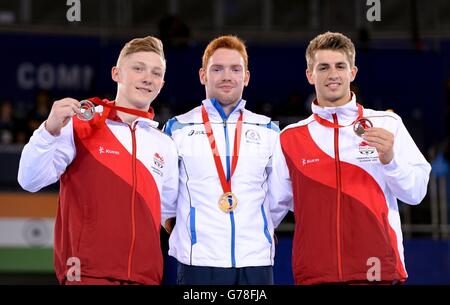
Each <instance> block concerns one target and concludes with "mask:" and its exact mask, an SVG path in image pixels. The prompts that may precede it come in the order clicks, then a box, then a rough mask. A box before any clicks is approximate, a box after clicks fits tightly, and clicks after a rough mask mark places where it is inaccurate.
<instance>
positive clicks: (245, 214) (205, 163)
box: [162, 99, 286, 267]
mask: <svg viewBox="0 0 450 305" xmlns="http://www.w3.org/2000/svg"><path fill="white" fill-rule="evenodd" d="M202 103H203V105H205V107H206V111H207V113H208V116H209V120H210V121H211V125H212V128H213V132H214V136H215V139H216V143H217V146H218V150H219V154H220V156H221V160H222V166H223V169H224V172H225V175H226V176H227V178H228V177H229V175H230V171H231V156H232V154H233V145H234V135H235V127H236V122H237V120H238V117H239V114H240V111H243V112H244V114H243V126H242V134H241V144H240V153H239V160H238V163H237V167H236V170H235V172H234V175H233V176H232V179H231V181H232V183H231V184H232V186H231V189H232V192H233V193H234V194H235V195H236V196H237V198H238V200H239V203H238V205H237V207H236V209H235V210H234V211H233V212H230V213H225V212H223V211H222V210H220V209H219V207H218V201H219V197H220V196H221V195H222V194H223V190H222V187H221V184H220V180H219V176H218V174H217V170H216V166H215V163H214V159H213V154H212V152H211V147H210V144H209V141H208V138H207V136H206V133H205V127H204V125H203V121H202V115H201V106H199V107H196V108H194V109H192V110H191V111H189V112H187V113H185V114H182V115H179V116H176V117H175V118H173V119H171V120H169V121H168V122H167V124H166V126H165V132H166V133H167V134H169V135H171V136H172V138H173V139H174V141H175V143H176V145H177V149H178V154H179V168H180V184H179V195H178V201H177V206H175V205H174V206H173V207H172V209H167V208H166V209H164V210H163V211H162V215H163V216H162V217H163V219H162V221H163V223H164V221H165V220H166V219H167V218H169V217H174V216H175V215H176V225H175V227H174V229H173V231H172V234H171V236H170V239H169V246H170V249H169V255H171V256H173V257H175V258H176V259H177V260H178V261H179V262H181V263H183V264H186V265H194V266H209V267H247V266H269V265H273V260H274V255H275V245H274V241H273V231H274V227H276V226H277V225H278V224H279V223H280V222H281V220H282V218H283V216H284V215H285V214H286V211H283V209H280V207H279V206H278V204H276V203H275V202H271V201H270V200H269V191H277V190H276V189H273V188H271V186H270V185H269V184H268V176H270V175H271V162H272V154H273V151H274V147H275V143H276V142H277V139H278V136H279V129H278V127H277V126H276V125H275V124H274V123H273V122H271V119H270V118H268V117H266V116H263V115H258V114H255V113H252V112H250V111H248V110H246V109H245V108H244V106H245V103H246V102H245V101H244V100H241V101H240V102H239V103H238V104H237V106H236V107H235V108H234V109H233V110H232V112H231V113H230V115H229V116H228V118H227V117H226V115H225V113H224V112H223V110H222V108H221V106H220V104H219V103H218V102H217V101H216V100H209V99H207V100H204V101H203V102H202ZM270 196H272V195H270Z"/></svg>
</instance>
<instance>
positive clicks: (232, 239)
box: [223, 119, 236, 267]
mask: <svg viewBox="0 0 450 305" xmlns="http://www.w3.org/2000/svg"><path fill="white" fill-rule="evenodd" d="M223 131H224V134H225V143H226V163H227V180H230V175H231V171H230V146H229V139H228V129H227V120H226V119H224V120H223ZM230 221H231V266H232V267H236V254H235V236H236V228H235V224H234V212H233V211H231V212H230Z"/></svg>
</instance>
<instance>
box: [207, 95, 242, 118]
mask: <svg viewBox="0 0 450 305" xmlns="http://www.w3.org/2000/svg"><path fill="white" fill-rule="evenodd" d="M246 103H247V102H246V101H245V100H243V99H240V100H239V102H238V103H237V104H236V106H234V108H233V109H232V110H231V112H230V114H229V115H228V116H227V115H226V114H225V112H224V111H223V108H222V106H221V105H220V103H219V102H218V101H217V100H216V99H206V100H203V101H202V104H203V105H205V108H206V112H208V117H209V120H210V121H211V122H223V121H225V120H226V121H228V122H236V121H237V120H238V118H239V114H240V110H244V107H245V104H246Z"/></svg>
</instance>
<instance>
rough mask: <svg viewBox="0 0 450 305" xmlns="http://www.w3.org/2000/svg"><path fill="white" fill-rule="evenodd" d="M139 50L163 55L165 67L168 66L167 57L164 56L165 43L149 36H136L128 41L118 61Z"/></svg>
mask: <svg viewBox="0 0 450 305" xmlns="http://www.w3.org/2000/svg"><path fill="white" fill-rule="evenodd" d="M137 52H154V53H156V54H158V55H159V56H161V59H162V61H163V63H164V69H165V67H166V58H165V57H164V48H163V43H162V42H161V40H159V39H158V38H156V37H153V36H147V37H143V38H135V39H132V40H130V41H129V42H127V43H126V44H125V45H124V46H123V48H122V50H121V51H120V54H119V58H118V59H117V62H119V60H120V59H121V58H123V57H125V56H128V55H130V54H133V53H137Z"/></svg>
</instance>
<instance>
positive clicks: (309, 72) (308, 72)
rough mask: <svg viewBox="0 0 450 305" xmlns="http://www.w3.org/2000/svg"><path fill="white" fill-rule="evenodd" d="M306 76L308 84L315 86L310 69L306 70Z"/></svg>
mask: <svg viewBox="0 0 450 305" xmlns="http://www.w3.org/2000/svg"><path fill="white" fill-rule="evenodd" d="M305 74H306V78H307V79H308V83H310V84H311V85H314V79H313V77H312V72H311V70H309V68H306V71H305Z"/></svg>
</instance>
